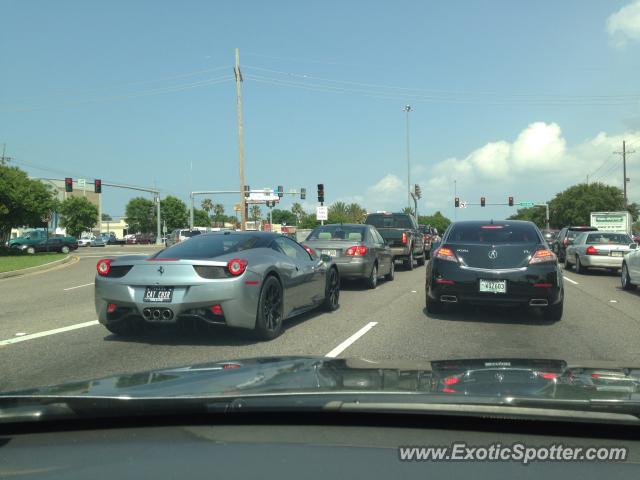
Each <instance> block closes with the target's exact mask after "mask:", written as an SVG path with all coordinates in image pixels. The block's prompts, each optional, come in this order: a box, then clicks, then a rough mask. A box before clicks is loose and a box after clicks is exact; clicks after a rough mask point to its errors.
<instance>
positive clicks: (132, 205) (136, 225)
mask: <svg viewBox="0 0 640 480" xmlns="http://www.w3.org/2000/svg"><path fill="white" fill-rule="evenodd" d="M155 210H156V209H155V205H154V203H153V202H152V201H151V200H149V199H147V198H144V197H135V198H132V199H131V200H129V202H128V203H127V206H126V207H125V222H127V225H129V228H128V231H129V232H130V233H151V232H153V231H154V229H155V227H156V215H155Z"/></svg>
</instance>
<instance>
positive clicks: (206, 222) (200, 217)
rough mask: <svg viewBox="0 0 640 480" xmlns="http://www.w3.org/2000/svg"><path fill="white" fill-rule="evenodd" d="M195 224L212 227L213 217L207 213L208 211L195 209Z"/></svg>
mask: <svg viewBox="0 0 640 480" xmlns="http://www.w3.org/2000/svg"><path fill="white" fill-rule="evenodd" d="M193 225H194V226H196V227H210V226H211V217H209V215H207V212H205V211H204V210H201V209H199V208H194V209H193Z"/></svg>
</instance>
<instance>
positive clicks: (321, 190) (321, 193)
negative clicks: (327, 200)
mask: <svg viewBox="0 0 640 480" xmlns="http://www.w3.org/2000/svg"><path fill="white" fill-rule="evenodd" d="M318 201H319V202H320V203H322V202H324V184H323V183H319V184H318Z"/></svg>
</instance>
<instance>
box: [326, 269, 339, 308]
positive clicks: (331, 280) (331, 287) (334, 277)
mask: <svg viewBox="0 0 640 480" xmlns="http://www.w3.org/2000/svg"><path fill="white" fill-rule="evenodd" d="M339 306H340V275H339V274H338V270H337V269H336V268H331V269H330V270H329V271H328V272H327V285H326V287H325V293H324V302H323V304H322V308H324V310H325V311H327V312H333V311H335V310H337V309H338V307H339Z"/></svg>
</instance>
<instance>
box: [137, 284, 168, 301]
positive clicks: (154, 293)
mask: <svg viewBox="0 0 640 480" xmlns="http://www.w3.org/2000/svg"><path fill="white" fill-rule="evenodd" d="M172 298H173V287H147V288H146V289H145V290H144V297H143V299H142V301H143V302H155V303H169V302H171V299H172Z"/></svg>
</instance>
